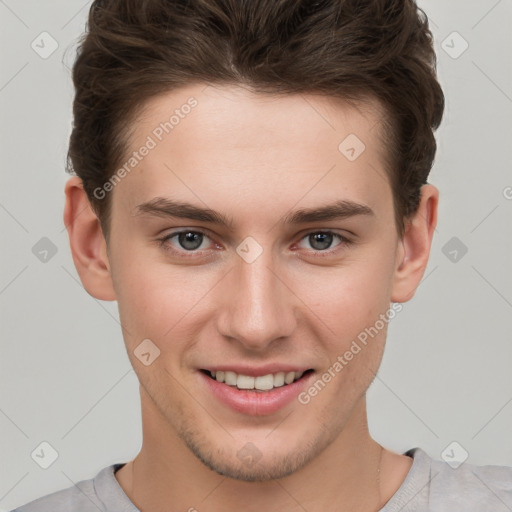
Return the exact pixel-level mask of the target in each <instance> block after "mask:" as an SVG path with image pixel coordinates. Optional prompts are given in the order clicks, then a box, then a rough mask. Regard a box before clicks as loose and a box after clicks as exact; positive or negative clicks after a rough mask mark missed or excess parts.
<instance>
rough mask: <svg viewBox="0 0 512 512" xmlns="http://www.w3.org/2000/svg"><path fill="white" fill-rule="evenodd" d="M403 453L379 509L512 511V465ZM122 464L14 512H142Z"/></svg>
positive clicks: (415, 451)
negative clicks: (394, 483)
mask: <svg viewBox="0 0 512 512" xmlns="http://www.w3.org/2000/svg"><path fill="white" fill-rule="evenodd" d="M404 455H408V456H409V457H412V458H413V464H412V466H411V468H410V470H409V473H408V474H407V477H406V478H405V480H404V481H403V482H402V485H401V486H400V488H399V489H398V490H397V492H396V493H395V494H394V495H393V497H392V498H391V499H390V500H389V501H388V502H387V503H386V505H385V506H384V507H383V508H382V509H381V510H380V512H427V511H432V512H458V511H460V512H472V511H474V512H511V511H512V467H508V466H490V465H489V466H477V465H473V464H468V463H464V464H462V465H460V466H459V467H457V468H456V469H454V468H452V467H451V466H450V465H449V464H447V463H446V462H442V461H440V460H434V459H432V458H431V457H430V456H429V455H428V454H427V453H426V452H424V451H423V450H422V449H421V448H411V449H410V450H408V451H407V452H405V453H404ZM123 465H124V464H122V463H118V464H113V465H111V466H107V467H106V468H104V469H102V470H101V471H100V472H99V473H98V474H97V475H96V476H95V477H94V478H92V479H90V480H82V481H81V482H78V483H77V484H76V485H74V486H72V487H69V488H67V489H64V490H62V491H57V492H54V493H52V494H49V495H47V496H43V497H42V498H39V499H36V500H34V501H31V502H30V503H28V504H26V505H24V506H22V507H19V508H17V509H15V510H14V511H12V512H98V510H100V511H103V512H138V510H139V509H137V507H135V505H134V504H133V503H132V502H131V501H130V499H129V498H128V496H126V494H125V493H124V491H123V489H122V487H121V486H120V485H119V483H118V481H117V480H116V478H115V476H114V473H115V472H116V471H117V470H118V469H120V468H121V467H122V466H123ZM169 506H170V507H171V506H172V504H169ZM169 510H170V508H169Z"/></svg>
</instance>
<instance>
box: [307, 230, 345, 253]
mask: <svg viewBox="0 0 512 512" xmlns="http://www.w3.org/2000/svg"><path fill="white" fill-rule="evenodd" d="M335 238H337V239H338V240H339V243H338V244H337V245H336V246H335V247H338V246H340V245H341V246H346V245H349V244H350V240H349V239H348V238H345V237H344V236H342V235H340V234H338V233H334V232H332V231H312V232H311V233H308V234H307V235H306V236H305V237H303V238H302V240H306V241H307V243H309V244H310V247H312V248H313V250H314V251H315V252H321V251H327V250H328V249H330V248H331V246H332V243H333V240H334V239H335ZM302 240H301V242H302ZM299 245H300V243H299ZM328 252H332V251H328Z"/></svg>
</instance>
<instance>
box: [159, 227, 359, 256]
mask: <svg viewBox="0 0 512 512" xmlns="http://www.w3.org/2000/svg"><path fill="white" fill-rule="evenodd" d="M182 233H195V234H198V233H199V234H201V235H203V236H205V237H207V238H210V239H211V237H210V236H208V234H207V233H206V232H204V231H201V230H200V229H184V230H180V231H173V232H172V233H169V234H167V235H165V236H163V237H161V238H158V239H157V241H158V242H159V246H160V247H162V248H163V249H164V250H165V251H168V252H170V253H172V254H173V255H178V256H180V257H184V258H193V257H196V256H197V255H198V254H201V252H203V251H206V250H207V249H203V250H192V251H187V250H185V249H183V250H176V249H174V248H172V247H171V246H169V245H168V244H167V242H169V241H170V240H172V239H173V238H174V237H176V236H178V235H180V234H182ZM318 233H322V234H329V235H333V236H334V237H337V238H338V239H339V240H340V243H339V244H338V245H336V246H335V247H334V249H325V250H314V249H313V250H312V252H313V253H317V254H315V257H319V258H321V257H325V256H332V254H333V253H334V252H336V251H337V250H338V249H341V248H346V247H347V246H349V245H351V244H352V243H353V242H352V241H351V240H350V239H349V238H347V237H345V236H343V235H340V234H339V233H336V232H334V231H329V230H314V231H309V232H308V233H306V234H305V235H304V236H303V237H302V238H301V239H300V240H299V242H301V241H302V240H304V239H305V238H307V237H308V236H310V235H312V234H318ZM187 253H188V254H187Z"/></svg>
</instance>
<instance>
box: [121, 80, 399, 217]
mask: <svg viewBox="0 0 512 512" xmlns="http://www.w3.org/2000/svg"><path fill="white" fill-rule="evenodd" d="M380 115H381V111H380V108H379V105H378V104H376V103H372V102H369V101H367V102H365V103H361V104H358V105H357V106H351V105H349V104H348V103H346V102H344V101H342V100H339V99H335V98H332V97H326V96H320V95H313V94H294V95H269V94H256V93H254V92H251V91H249V90H247V89H244V88H242V87H238V86H212V85H208V86H207V85H205V84H195V85H190V86H187V87H183V88H181V89H178V90H175V91H172V92H169V93H166V94H163V95H160V96H158V97H154V98H152V99H151V100H150V101H148V102H147V103H146V105H145V107H144V109H143V110H142V112H141V114H140V115H139V116H138V117H137V119H136V120H135V122H134V123H133V125H132V127H131V128H132V135H131V137H130V139H129V147H130V150H129V152H128V154H127V158H126V162H123V163H124V164H126V163H127V162H128V161H129V159H130V156H131V155H132V160H133V154H132V152H133V151H136V152H138V153H139V155H138V159H137V161H136V162H135V161H132V162H131V163H132V164H134V165H133V166H131V165H128V166H125V167H126V168H127V169H128V168H129V173H126V174H127V175H128V174H129V177H128V178H127V179H123V180H122V183H120V184H119V185H118V186H117V187H116V188H115V190H114V196H116V195H117V196H120V198H121V197H122V202H123V204H125V205H126V206H127V207H129V208H130V209H133V208H134V207H135V206H136V205H137V204H140V203H141V202H144V201H148V200H150V199H152V198H154V197H159V196H160V197H161V196H172V197H174V198H176V197H179V198H180V199H182V200H185V201H190V202H192V201H194V202H195V203H198V199H199V200H202V198H205V200H206V198H208V201H209V202H208V206H209V207H211V208H215V209H220V210H222V205H223V204H224V205H226V204H229V203H230V204H235V203H236V202H237V201H238V204H239V206H240V203H241V202H242V200H243V205H244V206H245V207H250V206H251V207H253V208H255V211H257V210H258V208H261V207H263V205H264V204H268V203H269V202H270V203H274V202H275V201H279V202H281V203H283V204H289V205H290V206H291V205H292V204H294V203H297V202H298V201H301V206H308V203H311V205H318V204H319V202H330V201H334V200H336V199H340V198H342V199H344V198H346V199H350V200H353V201H358V202H362V203H366V204H369V205H373V206H376V207H378V206H379V203H383V199H390V198H391V190H390V188H389V184H388V180H387V178H386V174H385V171H384V167H383V162H384V158H383V154H382V150H383V148H382V144H381V141H380V138H379V130H380V123H379V118H380ZM144 147H146V148H150V149H146V150H144V151H140V150H142V149H143V148H144ZM142 152H143V153H144V156H141V154H140V153H142ZM383 192H384V194H383ZM386 194H387V195H386ZM387 196H389V197H387ZM301 198H302V199H301ZM203 202H204V201H203ZM387 203H389V201H387ZM384 206H385V205H384V204H381V207H384ZM377 209H378V208H377ZM262 213H263V212H261V211H260V214H262Z"/></svg>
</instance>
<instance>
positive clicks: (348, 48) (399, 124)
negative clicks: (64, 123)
mask: <svg viewBox="0 0 512 512" xmlns="http://www.w3.org/2000/svg"><path fill="white" fill-rule="evenodd" d="M73 82H74V86H75V98H74V103H73V115H74V122H73V130H72V133H71V137H70V144H69V151H68V163H67V171H68V172H70V173H72V174H77V175H78V176H79V177H80V178H81V179H82V181H83V184H84V189H85V191H86V193H87V196H88V198H89V201H90V203H91V206H92V207H93V209H94V211H95V213H96V214H97V216H98V218H99V219H100V221H101V225H102V229H103V232H104V233H105V235H106V236H107V237H108V228H109V223H110V222H109V216H110V215H109V214H110V200H109V197H106V198H105V199H98V198H97V197H96V196H95V195H94V190H95V189H97V188H98V187H102V186H103V185H104V184H105V182H107V181H108V180H109V178H111V176H112V175H113V174H114V172H115V170H116V168H117V167H118V166H119V165H121V162H122V161H123V157H124V156H125V155H126V153H127V150H128V148H127V144H128V139H129V129H128V128H127V127H128V126H130V124H131V123H133V122H134V121H135V120H136V116H137V114H138V113H139V112H140V109H141V108H143V106H144V104H145V102H146V101H147V100H149V99H150V98H152V97H154V96H156V95H158V94H161V93H164V92H167V91H172V90H173V89H176V88H178V87H182V86H185V85H188V84H192V83H195V82H197V83H199V82H204V83H210V84H214V83H215V84H239V85H243V86H245V87H250V88H251V89H253V90H254V91H255V92H261V93H270V94H272V93H276V94H293V93H320V94H325V95H329V96H332V97H336V98H341V99H343V100H346V101H348V102H356V101H362V100H364V99H365V98H371V99H376V100H378V102H379V105H381V106H382V107H384V112H385V115H384V116H383V117H382V118H381V125H382V126H381V134H382V141H383V144H384V147H385V153H386V157H385V160H386V162H385V167H386V173H387V175H388V178H389V180H390V184H391V187H392V190H393V201H394V209H395V221H396V226H397V231H398V233H399V234H400V236H402V235H403V233H404V221H405V219H406V218H407V217H409V216H410V215H412V214H413V213H414V212H415V211H416V210H417V207H418V204H419V198H420V188H421V186H422V185H423V184H425V183H427V177H428V175H429V173H430V170H431V167H432V164H433V161H434V157H435V153H436V141H435V138H434V133H433V132H434V130H435V129H437V128H438V126H439V125H440V123H441V120H442V117H443V111H444V95H443V92H442V89H441V86H440V85H439V83H438V81H437V76H436V55H435V52H434V48H433V36H432V34H431V32H430V30H429V25H428V18H427V16H426V14H425V13H424V11H423V10H422V9H420V8H419V7H418V6H417V5H416V3H415V2H414V0H188V1H186V0H144V1H141V0H95V1H94V2H93V3H92V5H91V8H90V12H89V18H88V23H87V30H86V32H85V34H84V35H83V37H82V39H81V41H80V44H79V47H78V55H77V59H76V61H75V64H74V66H73ZM340 142H341V141H340Z"/></svg>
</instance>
